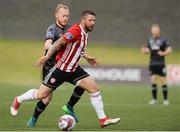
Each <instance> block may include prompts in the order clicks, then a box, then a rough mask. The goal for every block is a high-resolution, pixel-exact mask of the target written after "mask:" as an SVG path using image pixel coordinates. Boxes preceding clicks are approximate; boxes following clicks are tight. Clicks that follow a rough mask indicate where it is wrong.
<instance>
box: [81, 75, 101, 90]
mask: <svg viewBox="0 0 180 132" xmlns="http://www.w3.org/2000/svg"><path fill="white" fill-rule="evenodd" d="M79 86H80V87H82V88H84V89H85V90H87V91H88V92H89V93H95V92H97V91H99V87H98V85H97V83H96V82H95V80H94V79H93V78H92V77H91V76H88V77H85V78H83V79H81V80H80V82H79Z"/></svg>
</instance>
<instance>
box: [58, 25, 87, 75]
mask: <svg viewBox="0 0 180 132" xmlns="http://www.w3.org/2000/svg"><path fill="white" fill-rule="evenodd" d="M63 37H64V39H65V40H66V41H67V44H66V45H65V46H64V47H63V48H62V49H60V50H59V52H58V54H57V56H56V60H57V61H58V62H57V64H56V67H58V68H59V69H60V70H62V71H65V72H74V71H75V69H76V68H77V66H78V63H79V61H80V59H81V57H82V56H83V54H84V51H85V48H86V46H87V40H88V34H87V33H85V32H84V30H83V28H82V27H81V25H79V24H74V25H73V26H72V27H71V28H69V29H68V31H67V32H66V33H65V34H64V35H63Z"/></svg>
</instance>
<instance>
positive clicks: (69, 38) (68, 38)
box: [65, 32, 73, 40]
mask: <svg viewBox="0 0 180 132" xmlns="http://www.w3.org/2000/svg"><path fill="white" fill-rule="evenodd" d="M65 37H66V39H67V40H71V39H72V38H73V35H72V33H70V32H67V33H66V34H65Z"/></svg>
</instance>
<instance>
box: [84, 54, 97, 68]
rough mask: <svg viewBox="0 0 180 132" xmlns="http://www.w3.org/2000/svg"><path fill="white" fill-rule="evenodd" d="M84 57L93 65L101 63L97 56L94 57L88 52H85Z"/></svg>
mask: <svg viewBox="0 0 180 132" xmlns="http://www.w3.org/2000/svg"><path fill="white" fill-rule="evenodd" d="M83 58H85V59H86V61H87V62H88V63H89V64H90V65H91V66H93V67H96V66H97V65H98V64H99V61H98V59H97V58H96V57H92V56H90V55H89V54H87V53H86V52H85V53H84V55H83Z"/></svg>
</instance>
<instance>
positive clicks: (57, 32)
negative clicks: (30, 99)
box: [27, 4, 84, 127]
mask: <svg viewBox="0 0 180 132" xmlns="http://www.w3.org/2000/svg"><path fill="white" fill-rule="evenodd" d="M55 19H56V21H55V23H53V24H52V25H50V26H49V28H48V30H47V33H46V37H45V54H46V53H47V51H48V49H49V47H50V46H51V45H52V44H53V43H54V42H55V41H56V40H58V39H59V38H60V37H61V36H62V35H63V34H64V33H66V32H67V30H68V29H69V28H70V27H71V25H69V24H68V22H69V9H68V7H67V6H66V5H63V4H58V5H57V7H56V9H55ZM56 55H57V54H56V53H55V54H53V55H52V57H51V58H50V59H49V60H48V61H47V62H46V63H45V64H44V66H43V71H42V78H43V79H44V78H45V77H46V76H47V74H48V73H49V71H50V69H51V68H52V67H53V66H54V65H55V64H56V61H57V60H56ZM83 93H84V89H82V88H80V87H78V86H77V87H76V88H75V89H74V91H73V94H72V95H71V97H70V100H69V101H68V102H67V104H66V105H64V106H63V107H62V109H63V111H64V112H65V113H66V114H70V115H72V116H73V117H74V118H75V120H76V122H78V118H77V116H76V115H75V113H74V111H73V107H74V105H75V104H76V103H77V102H78V100H79V99H80V97H81V96H82V94H83ZM51 98H52V93H51V94H50V95H48V96H47V97H46V98H45V99H42V100H40V101H38V102H37V104H36V107H35V110H34V113H33V115H32V117H31V118H30V119H29V121H28V123H27V125H28V126H29V127H34V126H35V124H36V122H37V120H38V117H39V115H40V114H41V113H42V112H43V111H44V110H45V108H46V107H47V105H48V104H49V102H50V101H51Z"/></svg>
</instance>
